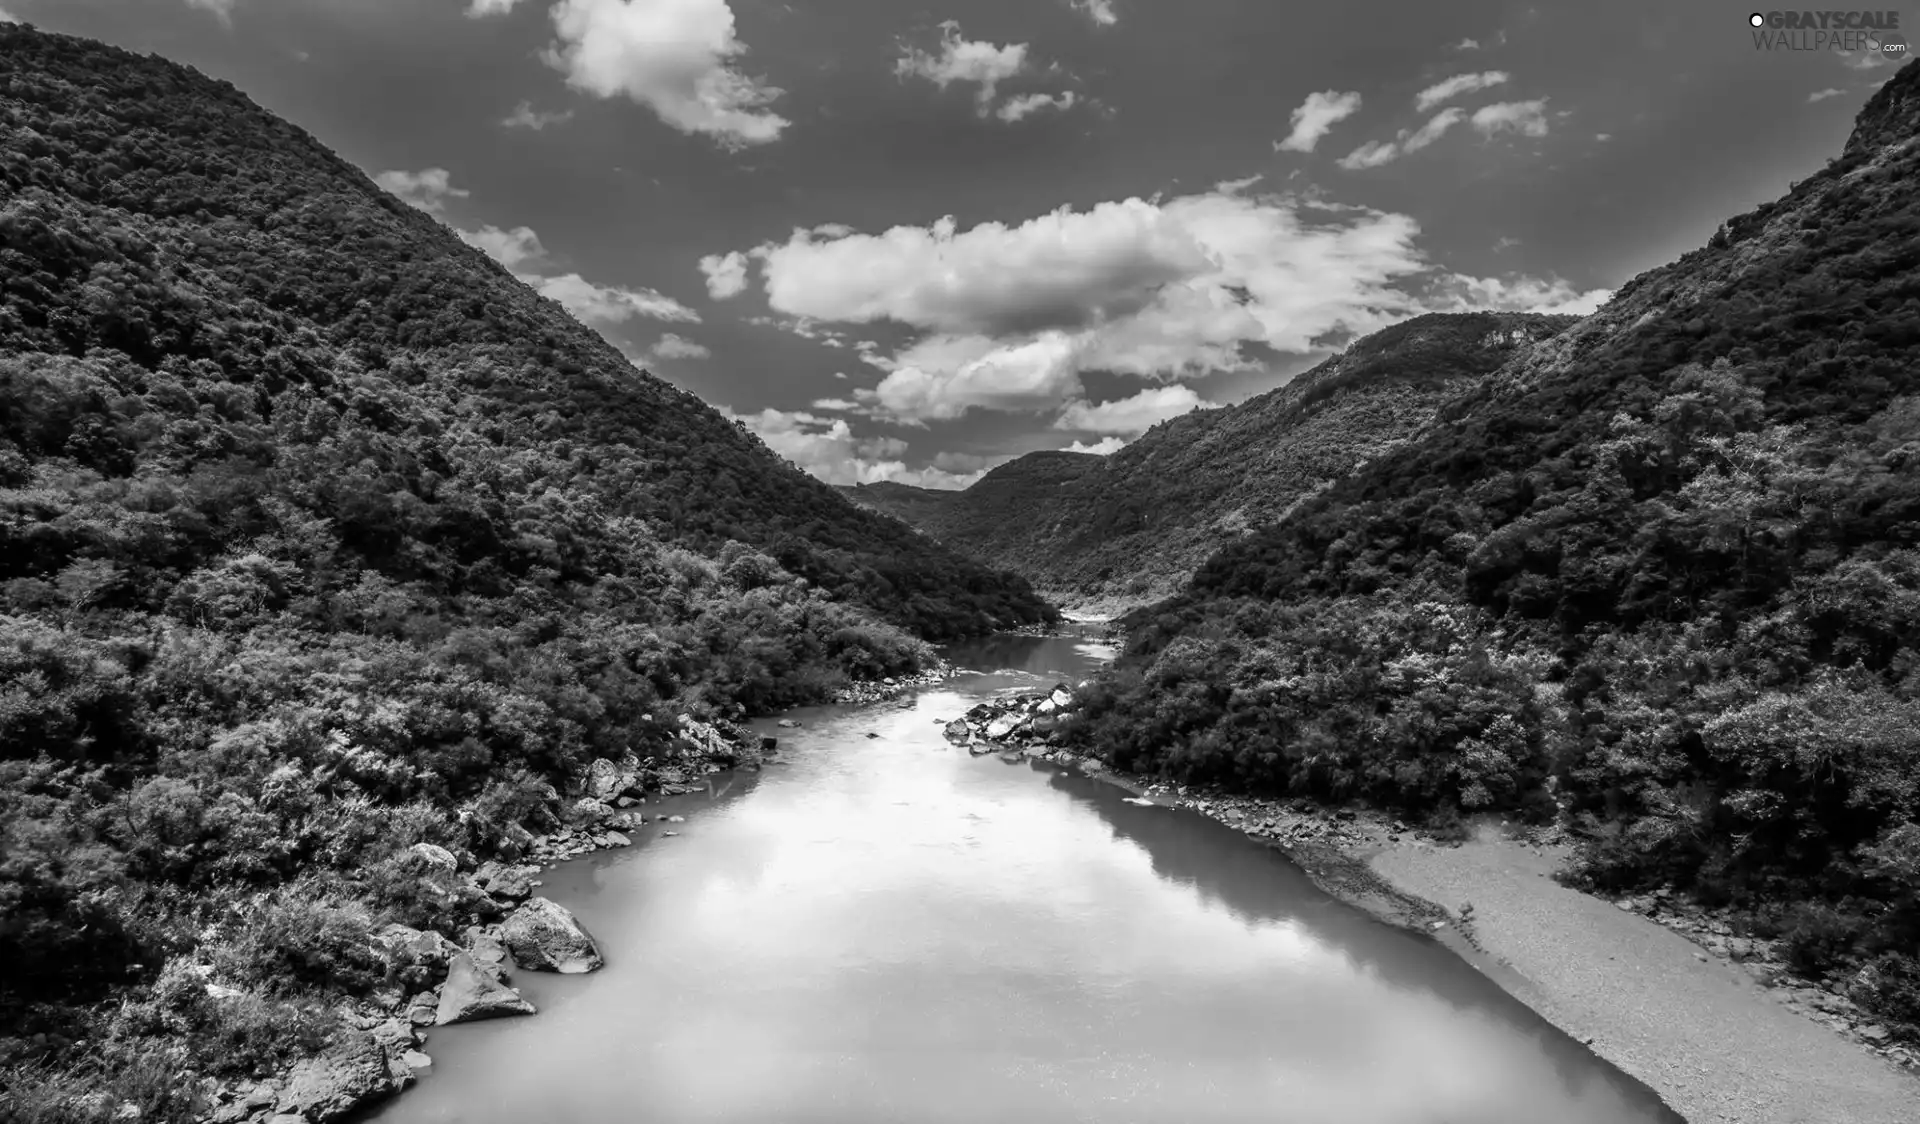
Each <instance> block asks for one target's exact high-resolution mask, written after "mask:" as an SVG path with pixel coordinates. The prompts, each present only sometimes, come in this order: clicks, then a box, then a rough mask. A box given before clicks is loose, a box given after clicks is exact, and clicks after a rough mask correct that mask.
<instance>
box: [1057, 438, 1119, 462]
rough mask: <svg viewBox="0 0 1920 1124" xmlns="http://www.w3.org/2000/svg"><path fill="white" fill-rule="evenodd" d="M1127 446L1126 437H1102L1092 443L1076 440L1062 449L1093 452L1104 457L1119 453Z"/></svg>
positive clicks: (1068, 451)
mask: <svg viewBox="0 0 1920 1124" xmlns="http://www.w3.org/2000/svg"><path fill="white" fill-rule="evenodd" d="M1126 447H1127V442H1126V440H1125V439H1124V438H1120V437H1102V438H1101V439H1100V440H1098V441H1095V442H1094V443H1093V444H1091V445H1089V444H1087V443H1085V442H1083V441H1075V442H1074V443H1073V444H1071V445H1068V446H1067V447H1066V448H1064V449H1062V450H1060V451H1061V452H1063V453H1092V454H1094V455H1095V456H1100V457H1104V456H1110V455H1111V454H1114V453H1117V452H1119V451H1120V450H1122V449H1124V448H1126Z"/></svg>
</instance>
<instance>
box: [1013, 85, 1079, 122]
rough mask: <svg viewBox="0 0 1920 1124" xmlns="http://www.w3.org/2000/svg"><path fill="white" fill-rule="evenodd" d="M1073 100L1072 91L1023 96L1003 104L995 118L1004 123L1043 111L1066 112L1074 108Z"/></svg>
mask: <svg viewBox="0 0 1920 1124" xmlns="http://www.w3.org/2000/svg"><path fill="white" fill-rule="evenodd" d="M1073 100H1074V98H1073V91H1072V90H1067V91H1065V92H1063V93H1059V94H1021V95H1019V96H1018V97H1011V98H1008V99H1007V100H1006V101H1004V102H1002V103H1001V104H1000V108H999V110H998V111H996V113H995V116H997V117H999V118H1000V120H1002V121H1018V120H1020V119H1021V118H1024V117H1029V116H1031V115H1033V114H1035V113H1038V112H1040V111H1041V110H1043V109H1058V110H1061V111H1062V112H1064V111H1066V110H1068V109H1072V108H1073Z"/></svg>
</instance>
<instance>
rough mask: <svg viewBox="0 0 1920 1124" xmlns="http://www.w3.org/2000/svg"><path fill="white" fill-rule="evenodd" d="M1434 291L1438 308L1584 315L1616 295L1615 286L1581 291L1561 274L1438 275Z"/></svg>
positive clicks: (1457, 310)
mask: <svg viewBox="0 0 1920 1124" xmlns="http://www.w3.org/2000/svg"><path fill="white" fill-rule="evenodd" d="M1434 292H1435V294H1436V296H1435V299H1434V301H1433V304H1434V307H1435V308H1436V309H1437V310H1439V311H1447V312H1471V311H1483V310H1493V311H1502V312H1559V313H1572V314H1573V315H1576V316H1585V315H1586V314H1588V313H1590V312H1592V311H1594V310H1595V309H1597V308H1599V307H1600V306H1601V305H1603V304H1605V303H1607V301H1608V300H1609V299H1610V298H1611V297H1612V296H1613V290H1612V289H1588V290H1586V291H1585V292H1582V291H1581V290H1579V289H1577V288H1575V287H1574V286H1573V285H1571V284H1568V283H1567V282H1566V281H1563V280H1560V279H1559V278H1553V279H1551V280H1544V279H1541V278H1538V277H1527V276H1519V277H1515V278H1513V279H1511V280H1502V279H1501V278H1498V277H1472V276H1469V275H1467V274H1464V273H1450V274H1447V275H1445V276H1443V277H1440V278H1438V279H1436V281H1435V283H1434Z"/></svg>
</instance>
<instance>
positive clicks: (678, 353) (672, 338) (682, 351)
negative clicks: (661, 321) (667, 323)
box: [653, 332, 713, 359]
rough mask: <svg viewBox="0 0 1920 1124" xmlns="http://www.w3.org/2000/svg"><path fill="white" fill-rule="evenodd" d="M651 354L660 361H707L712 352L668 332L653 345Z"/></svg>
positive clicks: (685, 338) (683, 337)
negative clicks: (660, 359)
mask: <svg viewBox="0 0 1920 1124" xmlns="http://www.w3.org/2000/svg"><path fill="white" fill-rule="evenodd" d="M653 354H654V355H657V356H659V357H660V358H662V359H707V358H711V357H712V355H713V352H712V351H710V350H708V349H707V348H705V347H703V346H701V345H700V344H698V343H695V342H694V341H692V340H690V339H688V338H687V337H685V336H678V335H675V334H673V333H672V332H668V333H667V334H666V335H663V336H661V337H660V342H658V343H656V344H654V345H653Z"/></svg>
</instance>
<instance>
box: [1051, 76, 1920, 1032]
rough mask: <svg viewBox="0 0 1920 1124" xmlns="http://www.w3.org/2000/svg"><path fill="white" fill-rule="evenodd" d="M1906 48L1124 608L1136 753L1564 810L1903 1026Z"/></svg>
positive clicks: (1120, 748)
mask: <svg viewBox="0 0 1920 1124" xmlns="http://www.w3.org/2000/svg"><path fill="white" fill-rule="evenodd" d="M1917 102H1920V67H1915V66H1913V65H1908V66H1906V67H1905V68H1904V69H1902V70H1901V71H1900V72H1899V73H1898V74H1897V75H1896V76H1895V77H1894V78H1893V79H1892V80H1891V81H1890V82H1888V83H1887V84H1886V85H1885V86H1884V87H1883V88H1882V89H1881V90H1880V91H1879V92H1878V93H1877V94H1876V95H1875V96H1874V97H1873V98H1872V100H1871V101H1870V102H1869V103H1868V105H1867V106H1866V107H1865V109H1864V110H1863V111H1862V114H1861V117H1860V120H1859V123H1858V126H1857V128H1856V131H1855V134H1854V137H1853V139H1852V141H1850V142H1849V144H1848V146H1847V148H1846V150H1845V152H1844V154H1843V155H1842V156H1841V157H1839V158H1838V159H1836V160H1833V161H1831V162H1830V163H1829V164H1828V166H1827V167H1826V168H1825V169H1823V170H1821V171H1819V172H1817V173H1816V174H1814V175H1812V176H1810V177H1808V178H1807V179H1806V180H1804V181H1802V182H1800V183H1798V184H1796V185H1794V186H1793V188H1792V190H1791V191H1790V193H1789V194H1788V195H1787V196H1786V197H1784V198H1782V199H1780V200H1778V201H1777V202H1774V203H1770V204H1767V205H1765V206H1762V207H1759V208H1758V209H1756V210H1754V211H1752V212H1750V213H1748V214H1744V215H1741V216H1739V217H1737V218H1734V219H1732V220H1730V221H1729V222H1727V223H1726V224H1725V225H1724V227H1723V228H1722V229H1721V230H1720V231H1719V232H1718V233H1717V234H1715V236H1714V237H1713V239H1712V240H1711V242H1710V244H1709V245H1708V246H1706V247H1704V248H1702V249H1700V250H1697V251H1694V252H1692V253H1689V254H1688V255H1686V256H1685V257H1683V258H1682V259H1680V260H1679V261H1678V262H1675V263H1673V264H1672V265H1669V266H1666V267H1662V268H1660V269H1656V270H1653V271H1650V272H1648V273H1646V274H1644V275H1642V276H1640V277H1638V278H1636V279H1634V280H1633V281H1632V282H1631V283H1629V284H1628V285H1626V286H1625V287H1623V288H1622V289H1621V290H1620V292H1619V293H1618V294H1617V295H1616V296H1615V298H1614V299H1613V300H1612V301H1611V302H1610V303H1609V304H1608V306H1607V307H1605V308H1603V309H1602V310H1600V311H1599V312H1598V313H1596V314H1595V315H1593V316H1591V317H1589V318H1587V319H1586V320H1583V321H1582V322H1580V323H1579V324H1577V325H1575V326H1574V327H1572V328H1570V329H1568V330H1567V331H1565V332H1564V333H1562V334H1560V335H1559V336H1557V337H1555V338H1554V339H1552V340H1550V341H1548V342H1547V343H1544V344H1541V345H1538V346H1536V347H1534V348H1532V349H1529V350H1527V351H1525V352H1523V353H1521V354H1519V355H1517V356H1516V357H1515V358H1514V359H1513V360H1512V361H1510V362H1509V363H1507V364H1506V365H1505V366H1504V367H1503V368H1502V369H1501V370H1500V371H1498V372H1496V373H1495V375H1494V376H1493V377H1492V378H1490V379H1488V380H1486V381H1485V382H1484V383H1483V384H1482V385H1480V386H1479V387H1477V388H1476V389H1475V390H1473V391H1472V392H1470V393H1468V394H1466V395H1464V396H1463V397H1461V398H1459V399H1458V400H1456V401H1454V402H1453V403H1451V404H1450V405H1448V406H1447V407H1445V408H1444V409H1443V410H1442V411H1441V414H1440V417H1439V420H1438V422H1437V424H1436V425H1435V426H1434V427H1433V428H1432V429H1431V430H1429V431H1428V432H1426V433H1425V434H1423V435H1422V436H1420V437H1419V438H1418V439H1416V440H1414V441H1411V442H1409V443H1407V444H1406V445H1404V446H1402V447H1401V448H1399V449H1396V450H1394V451H1392V452H1390V453H1388V454H1386V455H1384V456H1381V457H1378V458H1376V459H1374V460H1373V461H1372V462H1371V463H1369V464H1367V465H1366V466H1365V467H1364V468H1362V469H1360V470H1359V471H1357V472H1355V473H1354V474H1353V475H1352V476H1350V477H1348V478H1347V479H1344V480H1342V481H1340V482H1338V483H1336V484H1335V485H1333V486H1332V487H1330V488H1328V489H1326V490H1325V491H1323V492H1321V493H1319V494H1316V495H1314V496H1313V497H1312V498H1310V499H1309V500H1307V501H1305V502H1304V503H1302V504H1301V505H1300V506H1299V508H1298V509H1297V510H1295V511H1294V512H1293V513H1291V514H1290V515H1289V516H1288V517H1287V518H1286V519H1284V520H1282V521H1280V522H1279V523H1278V524H1276V525H1275V526H1273V527H1271V528H1268V529H1266V530H1263V531H1261V532H1259V533H1257V534H1255V535H1252V536H1249V537H1247V538H1246V539H1244V540H1242V541H1240V542H1238V543H1235V544H1234V545H1232V546H1229V547H1227V548H1225V549H1223V550H1221V551H1220V552H1219V553H1218V554H1216V555H1215V556H1214V557H1212V558H1211V559H1210V560H1209V561H1208V562H1207V563H1206V564H1205V565H1204V566H1203V567H1202V568H1201V569H1200V571H1199V572H1198V573H1197V574H1196V575H1195V577H1194V579H1193V581H1192V582H1191V584H1190V586H1189V587H1188V588H1186V589H1185V590H1184V591H1183V592H1182V593H1181V594H1180V595H1179V596H1177V597H1175V598H1173V599H1171V600H1169V601H1167V602H1165V603H1162V604H1159V605H1156V606H1153V607H1150V608H1147V609H1142V610H1139V611H1137V612H1136V613H1134V614H1133V615H1132V616H1131V617H1130V618H1129V619H1128V620H1127V621H1126V622H1125V623H1126V624H1127V626H1128V627H1129V630H1130V639H1129V643H1128V647H1127V651H1126V654H1125V656H1124V657H1123V659H1122V661H1121V663H1120V665H1119V666H1118V668H1117V669H1116V670H1115V671H1114V673H1113V674H1111V675H1110V676H1109V677H1107V678H1106V679H1105V681H1104V682H1103V683H1102V684H1101V685H1100V687H1099V689H1098V690H1096V691H1095V692H1093V693H1092V695H1093V697H1092V698H1091V699H1090V700H1089V709H1088V714H1089V717H1088V718H1086V719H1085V720H1083V721H1082V722H1081V723H1080V724H1079V725H1078V727H1077V728H1076V729H1075V730H1074V731H1073V735H1072V736H1073V737H1074V738H1075V739H1076V741H1077V743H1078V744H1079V745H1080V746H1081V747H1083V748H1089V749H1092V750H1095V751H1097V752H1099V753H1101V754H1103V755H1104V756H1106V757H1107V758H1108V759H1110V760H1111V761H1112V762H1114V763H1115V764H1117V765H1121V766H1123V767H1128V768H1133V769H1139V770H1143V771H1146V772H1149V773H1164V774H1167V775H1171V776H1173V777H1177V778H1180V779H1181V780H1185V781H1212V782H1220V783H1224V784H1228V785H1232V786H1235V787H1239V788H1243V789H1251V790H1255V791H1259V792H1264V793H1299V794H1309V795H1311V796H1313V797H1315V798H1318V799H1322V800H1329V801H1346V800H1362V801H1367V802H1372V803H1375V804H1378V805H1382V806H1386V807H1390V808H1394V809H1397V810H1401V811H1403V812H1405V813H1411V814H1419V815H1424V816H1428V817H1431V819H1432V820H1434V821H1436V822H1439V823H1442V824H1444V823H1447V822H1449V821H1453V822H1457V819H1458V817H1459V816H1460V815H1461V813H1463V812H1466V813H1472V812H1481V811H1493V812H1500V813H1505V814H1509V815H1518V816H1522V817H1526V818H1529V819H1533V820H1550V819H1553V818H1556V817H1564V819H1565V821H1566V822H1567V823H1568V824H1569V825H1570V827H1571V828H1572V829H1573V830H1574V831H1575V833H1576V835H1577V837H1578V838H1579V839H1580V840H1581V843H1580V850H1579V859H1578V867H1577V870H1576V871H1575V873H1574V874H1573V876H1572V877H1573V879H1574V880H1575V881H1577V882H1579V883H1581V884H1584V885H1587V886H1590V887H1594V888H1600V889H1605V890H1609V891H1616V892H1617V891H1622V890H1626V889H1630V888H1651V887H1661V886H1670V887H1673V888H1674V889H1676V890H1679V891H1682V892H1687V893H1691V894H1694V895H1696V896H1697V897H1698V898H1699V899H1701V900H1703V901H1705V902H1706V903H1708V904H1711V905H1715V906H1725V907H1729V908H1731V909H1732V910H1734V911H1735V915H1736V916H1737V917H1738V918H1739V919H1740V924H1742V925H1745V926H1746V927H1747V928H1748V930H1749V931H1751V932H1755V933H1759V934H1762V935H1768V936H1782V937H1784V938H1785V939H1786V941H1787V947H1788V948H1789V950H1790V953H1791V955H1792V957H1793V959H1794V961H1795V964H1796V966H1797V967H1798V968H1799V969H1800V970H1801V971H1803V972H1806V973H1809V974H1811V975H1814V976H1824V977H1825V978H1827V979H1828V980H1829V981H1830V982H1833V983H1835V984H1836V985H1838V986H1841V987H1842V988H1844V989H1845V990H1846V991H1847V993H1848V994H1849V996H1850V997H1852V998H1853V999H1854V1000H1856V1001H1857V1002H1859V1003H1861V1004H1862V1005H1864V1006H1866V1007H1868V1008H1870V1009H1872V1010H1875V1011H1878V1012H1880V1013H1882V1014H1883V1015H1885V1016H1886V1017H1887V1018H1888V1019H1889V1020H1893V1021H1901V1022H1905V1023H1907V1024H1909V1026H1908V1029H1907V1030H1906V1031H1905V1032H1904V1033H1906V1034H1907V1035H1909V1036H1911V1035H1913V1034H1914V1033H1915V1031H1914V1028H1913V1026H1912V1025H1911V1024H1915V1023H1920V196H1917V195H1916V194H1915V192H1914V190H1913V184H1914V183H1915V182H1916V177H1917V176H1920V144H1916V143H1915V138H1916V135H1917V134H1920V114H1916V113H1915V111H1914V107H1915V105H1916V103H1917Z"/></svg>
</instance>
